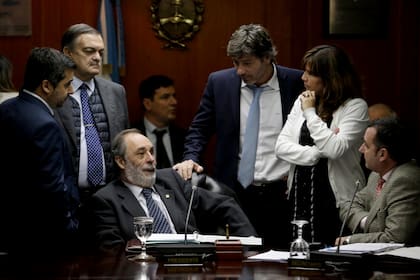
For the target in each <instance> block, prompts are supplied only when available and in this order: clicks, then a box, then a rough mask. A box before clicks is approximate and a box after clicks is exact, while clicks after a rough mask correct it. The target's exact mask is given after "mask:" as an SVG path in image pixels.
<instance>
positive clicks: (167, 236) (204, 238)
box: [147, 233, 262, 246]
mask: <svg viewBox="0 0 420 280" xmlns="http://www.w3.org/2000/svg"><path fill="white" fill-rule="evenodd" d="M229 239H230V240H240V241H241V243H242V245H248V246H250V245H253V246H259V245H262V240H261V238H259V237H254V236H249V237H242V236H230V237H229ZM184 240H185V235H184V234H171V233H153V234H152V235H151V236H150V237H149V238H148V239H147V243H148V244H153V243H180V242H184ZM216 240H226V237H225V236H223V235H204V234H197V233H193V234H187V242H197V243H214V242H215V241H216Z"/></svg>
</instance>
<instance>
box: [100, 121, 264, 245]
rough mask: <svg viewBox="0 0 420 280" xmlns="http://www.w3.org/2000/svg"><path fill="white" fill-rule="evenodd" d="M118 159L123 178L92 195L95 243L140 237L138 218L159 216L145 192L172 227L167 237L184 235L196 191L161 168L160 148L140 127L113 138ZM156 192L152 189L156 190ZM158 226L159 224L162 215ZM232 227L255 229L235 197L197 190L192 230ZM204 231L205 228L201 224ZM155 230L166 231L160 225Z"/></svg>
mask: <svg viewBox="0 0 420 280" xmlns="http://www.w3.org/2000/svg"><path fill="white" fill-rule="evenodd" d="M112 150H113V152H114V159H115V162H116V164H117V165H118V167H119V169H120V179H118V180H116V181H113V182H111V183H109V184H108V185H107V186H106V187H104V188H102V189H100V190H99V191H98V192H96V193H95V194H94V195H93V197H92V211H93V225H94V226H95V235H96V237H95V239H96V242H98V243H99V246H100V247H101V248H103V249H105V248H109V247H114V246H117V245H124V244H125V242H127V241H128V240H130V239H134V238H135V235H134V228H133V217H136V216H154V214H153V213H154V212H153V210H152V208H151V206H150V204H149V203H150V202H149V201H148V199H147V195H146V194H145V193H144V192H145V191H147V190H149V193H150V192H151V198H152V200H153V204H154V205H155V207H156V206H157V207H158V208H159V211H160V213H161V214H160V215H161V216H162V215H163V217H164V218H162V219H163V220H164V222H162V223H165V224H166V225H167V231H165V232H166V233H184V230H185V218H186V216H187V210H188V205H189V201H190V197H191V193H192V188H191V184H190V182H188V181H185V180H183V179H182V178H181V177H180V176H179V175H178V173H176V171H174V170H173V169H170V168H166V169H161V170H157V171H156V170H155V165H156V162H155V158H154V148H153V144H152V143H151V142H150V140H149V139H148V138H147V137H145V136H144V135H142V134H141V132H140V131H139V130H137V129H128V130H124V131H122V132H121V133H120V134H118V135H117V136H116V138H115V139H114V140H113V144H112ZM150 189H151V191H150ZM154 218H155V225H157V224H159V223H158V222H157V218H156V216H154ZM226 224H228V225H229V228H230V232H231V234H232V235H239V236H251V235H255V234H256V233H255V230H254V228H253V227H252V225H251V223H250V222H249V220H248V218H247V217H246V215H245V214H244V212H243V211H242V210H241V208H240V207H239V205H238V204H237V203H236V202H235V200H234V199H233V198H232V197H229V196H225V195H221V194H216V193H213V192H209V191H207V190H205V189H203V188H198V189H197V190H196V192H195V196H194V200H193V204H192V213H191V216H190V220H189V224H188V232H189V233H191V232H193V231H195V230H198V231H199V232H200V230H201V229H202V228H206V229H209V228H212V227H211V225H214V226H213V228H214V232H201V233H216V231H217V229H218V228H219V227H224V226H225V225H226ZM200 225H201V226H203V227H201V226H200ZM154 232H162V231H160V230H159V229H158V227H157V226H155V228H154Z"/></svg>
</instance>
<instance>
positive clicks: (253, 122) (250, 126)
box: [238, 86, 263, 188]
mask: <svg viewBox="0 0 420 280" xmlns="http://www.w3.org/2000/svg"><path fill="white" fill-rule="evenodd" d="M252 90H253V92H254V98H253V99H252V103H251V106H250V107H249V112H248V118H247V120H246V127H245V135H244V143H243V145H242V157H241V161H240V162H239V168H238V181H239V182H240V183H241V185H242V187H244V188H247V187H248V186H249V185H251V184H252V182H253V180H254V172H255V157H256V154H257V144H258V132H259V126H260V96H261V93H262V91H263V88H262V87H255V86H254V87H252Z"/></svg>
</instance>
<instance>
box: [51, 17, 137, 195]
mask: <svg viewBox="0 0 420 280" xmlns="http://www.w3.org/2000/svg"><path fill="white" fill-rule="evenodd" d="M61 45H62V50H63V52H64V54H65V55H67V56H68V57H70V58H71V59H72V60H73V61H74V63H75V64H76V65H77V68H76V72H75V77H74V80H73V83H72V85H73V88H74V93H73V94H72V95H71V98H69V99H68V100H67V101H66V102H65V103H64V105H63V107H62V108H60V109H58V110H57V117H58V119H59V121H60V122H61V123H62V125H63V126H64V128H65V131H66V135H67V138H68V142H69V144H70V147H71V155H72V158H73V165H74V169H75V171H76V174H77V175H78V186H79V189H80V195H81V200H82V203H84V202H85V201H86V200H87V199H88V198H89V197H90V196H91V194H92V193H94V192H95V191H96V190H97V189H98V188H100V187H101V186H104V185H105V184H106V183H108V182H109V181H111V180H112V179H113V178H114V177H115V174H114V169H113V160H112V155H111V139H112V138H113V137H114V136H115V135H116V134H117V133H118V132H120V131H121V130H123V129H126V128H128V127H129V119H128V109H127V100H126V93H125V89H124V87H123V86H121V85H120V84H117V83H114V82H112V81H109V80H106V79H103V78H100V77H97V75H98V74H99V73H100V72H101V63H102V55H103V53H104V42H103V39H102V36H101V34H100V33H99V32H98V31H97V30H96V29H94V28H92V27H91V26H89V25H87V24H83V23H80V24H75V25H72V26H70V27H69V28H68V29H67V31H66V32H65V33H64V35H63V37H62V41H61ZM83 85H84V86H85V87H86V91H87V94H88V99H89V101H88V102H89V107H90V111H91V113H92V115H93V119H94V120H93V124H90V125H91V127H90V129H95V130H96V131H97V134H98V135H99V140H100V146H101V149H98V150H96V151H95V153H98V154H97V158H98V159H99V160H98V161H97V162H95V164H98V165H99V167H98V168H99V169H101V170H102V172H101V174H100V177H101V178H100V180H98V181H99V182H98V181H96V182H94V181H93V180H91V179H90V178H89V176H88V175H89V174H88V166H89V164H90V162H89V161H88V159H90V157H89V153H91V151H90V149H88V145H87V140H86V134H85V132H86V130H87V129H88V125H87V124H85V122H84V120H83V112H82V102H81V91H82V86H83ZM92 153H93V151H92ZM92 162H93V161H92Z"/></svg>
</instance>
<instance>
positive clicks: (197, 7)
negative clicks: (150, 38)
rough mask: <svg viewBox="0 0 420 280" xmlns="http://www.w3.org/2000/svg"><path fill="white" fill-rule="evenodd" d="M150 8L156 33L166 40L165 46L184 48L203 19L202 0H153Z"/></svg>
mask: <svg viewBox="0 0 420 280" xmlns="http://www.w3.org/2000/svg"><path fill="white" fill-rule="evenodd" d="M150 9H151V11H152V21H153V29H154V30H155V32H156V35H157V36H158V37H159V38H161V39H163V40H165V41H167V43H166V44H165V46H164V47H165V48H186V44H185V43H186V42H187V41H189V40H191V39H192V37H193V36H194V34H195V33H196V32H198V31H199V30H200V26H199V25H200V24H201V22H202V21H203V13H204V4H203V0H153V1H152V6H151V8H150Z"/></svg>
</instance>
